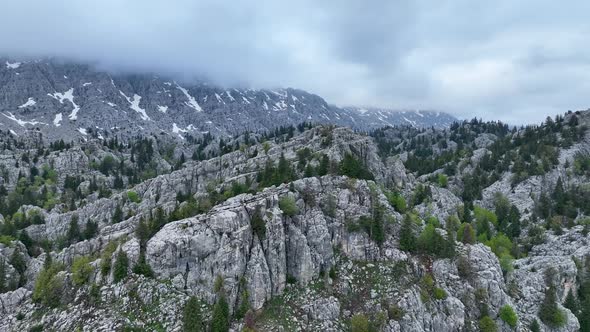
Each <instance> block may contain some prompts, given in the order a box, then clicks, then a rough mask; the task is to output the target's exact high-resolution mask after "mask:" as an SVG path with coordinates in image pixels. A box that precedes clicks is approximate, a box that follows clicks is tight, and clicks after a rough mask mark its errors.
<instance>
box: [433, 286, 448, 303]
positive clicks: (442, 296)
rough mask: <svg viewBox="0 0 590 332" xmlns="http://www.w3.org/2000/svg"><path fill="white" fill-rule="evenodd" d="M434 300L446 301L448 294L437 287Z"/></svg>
mask: <svg viewBox="0 0 590 332" xmlns="http://www.w3.org/2000/svg"><path fill="white" fill-rule="evenodd" d="M434 298H435V299H437V300H444V299H446V298H447V292H445V290H444V289H442V288H438V287H436V288H435V289H434Z"/></svg>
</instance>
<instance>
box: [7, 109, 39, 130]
mask: <svg viewBox="0 0 590 332" xmlns="http://www.w3.org/2000/svg"><path fill="white" fill-rule="evenodd" d="M7 113H8V114H9V115H6V114H5V113H2V115H4V116H5V117H7V118H8V119H10V120H12V121H14V122H16V123H18V125H19V126H21V127H24V126H25V125H33V126H34V125H38V124H43V125H46V123H43V122H39V121H35V119H33V121H24V120H20V119H17V118H16V116H14V115H13V114H12V113H10V112H7Z"/></svg>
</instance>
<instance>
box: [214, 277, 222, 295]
mask: <svg viewBox="0 0 590 332" xmlns="http://www.w3.org/2000/svg"><path fill="white" fill-rule="evenodd" d="M222 290H223V278H222V277H221V275H219V274H218V275H217V277H215V283H214V284H213V291H214V292H215V293H219V292H221V291H222Z"/></svg>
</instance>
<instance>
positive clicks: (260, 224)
mask: <svg viewBox="0 0 590 332" xmlns="http://www.w3.org/2000/svg"><path fill="white" fill-rule="evenodd" d="M250 226H251V227H252V231H253V232H254V234H256V235H258V239H259V240H261V241H262V240H264V239H265V238H266V222H265V221H264V218H263V217H262V212H261V210H260V207H259V206H257V207H256V209H255V210H254V214H253V215H252V218H251V219H250Z"/></svg>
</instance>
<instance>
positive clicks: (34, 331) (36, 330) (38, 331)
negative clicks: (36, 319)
mask: <svg viewBox="0 0 590 332" xmlns="http://www.w3.org/2000/svg"><path fill="white" fill-rule="evenodd" d="M43 330H44V326H43V324H38V325H34V326H32V327H31V328H30V329H29V332H43Z"/></svg>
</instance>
